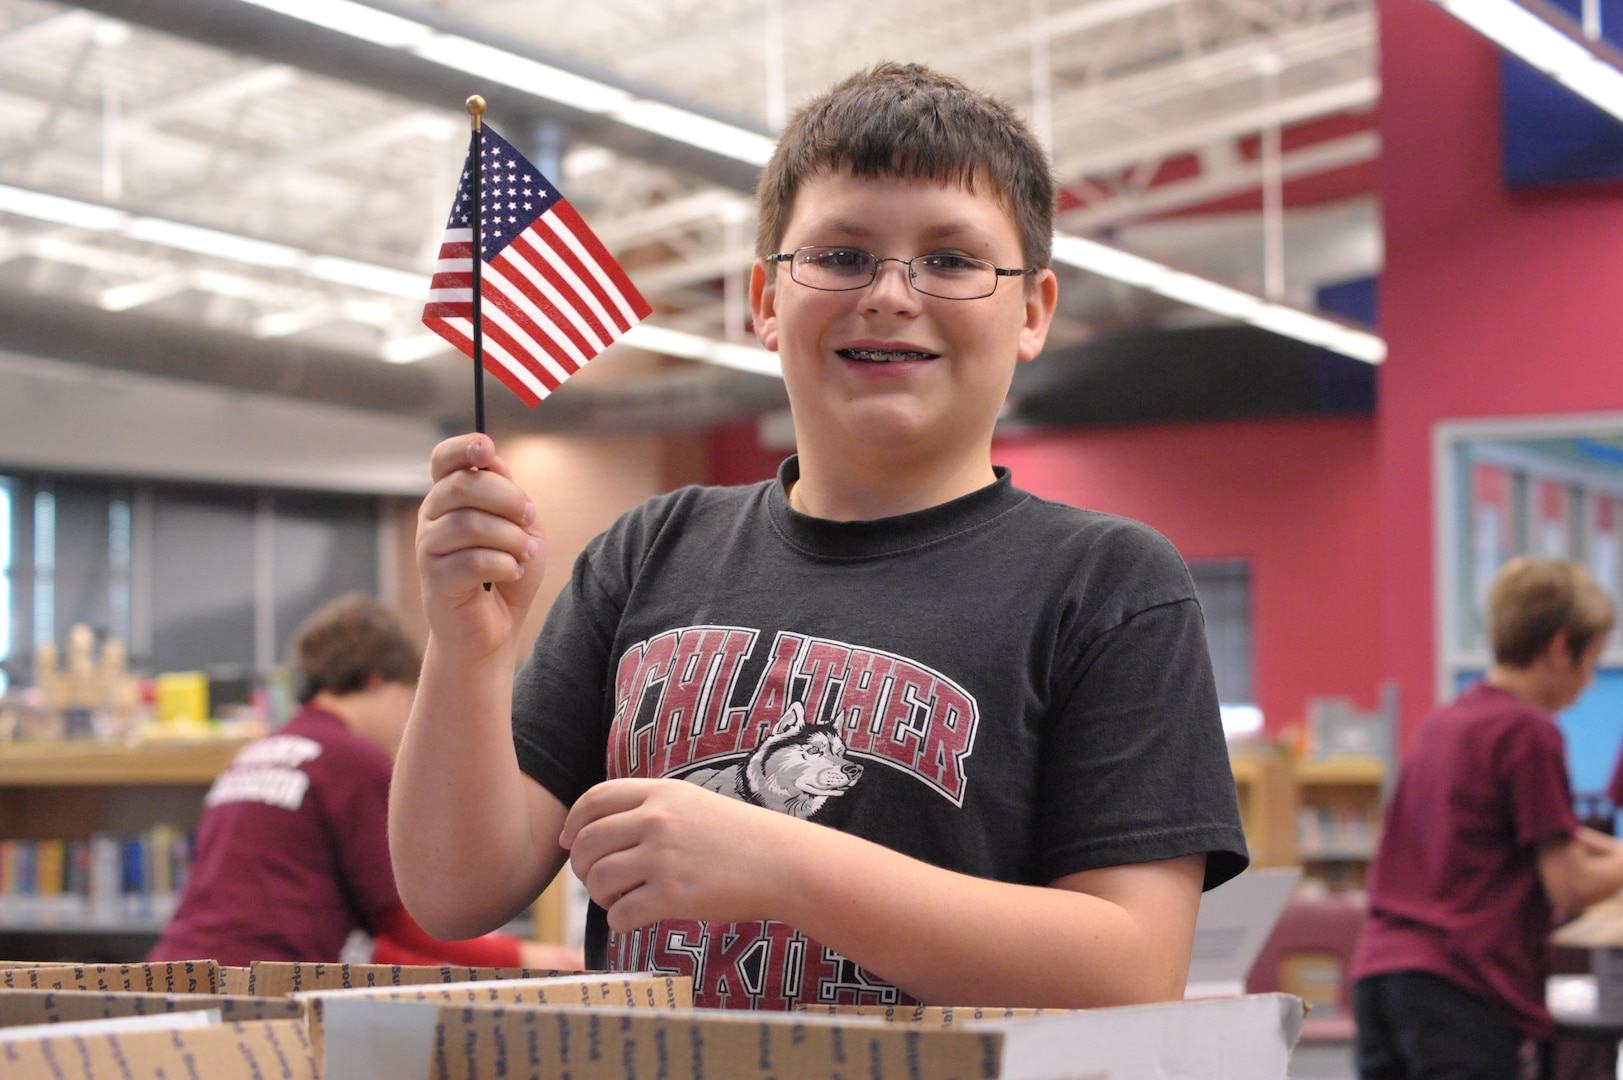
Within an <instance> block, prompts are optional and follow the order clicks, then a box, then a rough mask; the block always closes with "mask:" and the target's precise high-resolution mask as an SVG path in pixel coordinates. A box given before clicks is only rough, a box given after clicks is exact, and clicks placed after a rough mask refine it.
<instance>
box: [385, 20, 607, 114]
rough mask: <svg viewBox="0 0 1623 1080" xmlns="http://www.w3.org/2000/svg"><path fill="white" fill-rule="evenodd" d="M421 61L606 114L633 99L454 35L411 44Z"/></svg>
mask: <svg viewBox="0 0 1623 1080" xmlns="http://www.w3.org/2000/svg"><path fill="white" fill-rule="evenodd" d="M411 51H412V52H414V53H416V54H417V55H418V56H421V57H422V58H423V59H424V60H432V61H434V63H436V64H444V65H445V66H446V67H449V68H456V69H457V70H458V71H465V72H467V73H468V74H470V75H478V76H479V77H480V78H484V79H492V80H494V81H496V82H499V83H504V84H506V85H508V86H511V87H514V88H515V89H518V90H523V91H525V92H526V93H530V94H536V95H539V96H540V97H544V98H551V99H552V100H553V101H557V102H560V103H562V104H564V105H569V106H572V107H574V108H577V109H580V110H582V111H583V112H589V113H607V112H609V111H610V110H612V109H616V108H619V107H620V106H622V105H625V104H626V103H627V102H630V101H633V100H635V99H634V98H632V96H631V95H630V94H628V93H626V92H625V91H624V90H621V89H620V88H619V87H617V86H610V85H608V84H607V83H600V82H598V81H597V80H596V79H588V78H584V77H583V76H580V75H576V74H574V73H572V72H568V71H564V70H563V69H562V68H555V67H553V66H552V65H551V64H543V63H541V62H540V61H539V60H531V59H530V58H529V57H526V56H518V55H515V54H514V53H510V52H507V51H506V50H504V49H498V48H496V47H495V46H494V45H484V44H481V43H480V42H477V41H470V40H469V39H467V38H465V37H458V36H457V35H455V34H435V35H434V36H433V37H431V38H429V39H428V40H426V41H423V42H421V43H419V44H417V45H414V46H412V48H411Z"/></svg>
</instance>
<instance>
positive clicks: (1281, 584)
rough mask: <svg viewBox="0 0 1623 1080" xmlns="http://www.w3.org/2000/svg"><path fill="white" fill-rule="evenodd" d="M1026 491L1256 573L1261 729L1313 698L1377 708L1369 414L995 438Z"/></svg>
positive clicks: (1300, 717) (1301, 710)
mask: <svg viewBox="0 0 1623 1080" xmlns="http://www.w3.org/2000/svg"><path fill="white" fill-rule="evenodd" d="M993 458H994V460H996V461H997V462H998V463H999V464H1003V465H1008V466H1009V467H1010V468H1011V469H1012V470H1013V471H1014V480H1015V482H1016V483H1017V484H1019V485H1020V486H1021V487H1023V488H1026V489H1027V490H1029V491H1032V492H1035V493H1036V494H1038V495H1042V496H1043V497H1045V498H1050V499H1054V500H1057V501H1060V502H1067V503H1071V504H1073V505H1076V506H1085V507H1088V508H1090V509H1095V510H1104V511H1107V512H1109V513H1113V514H1122V515H1124V516H1126V517H1131V518H1136V519H1137V520H1139V521H1143V522H1145V523H1147V524H1149V525H1151V526H1153V527H1154V528H1156V529H1157V530H1159V531H1160V532H1161V533H1163V534H1164V535H1165V536H1166V537H1167V538H1168V539H1169V540H1171V541H1172V543H1173V544H1174V545H1175V546H1176V547H1177V548H1178V550H1179V551H1180V552H1182V553H1183V556H1184V558H1185V559H1186V560H1188V561H1191V562H1193V561H1196V560H1200V559H1244V560H1246V561H1247V562H1248V563H1249V564H1250V568H1251V604H1252V609H1251V628H1252V642H1251V647H1252V659H1253V690H1254V692H1255V696H1256V699H1257V704H1258V705H1259V706H1260V707H1261V708H1262V711H1263V716H1264V718H1265V719H1266V722H1267V726H1268V730H1269V731H1270V732H1273V733H1278V732H1279V731H1281V730H1282V729H1284V728H1286V727H1289V726H1291V725H1298V724H1302V723H1303V722H1304V719H1305V710H1306V705H1307V702H1308V699H1309V698H1312V697H1347V698H1352V699H1353V700H1354V701H1355V702H1357V703H1358V705H1359V706H1360V707H1361V708H1365V709H1370V708H1374V707H1375V703H1376V693H1377V688H1378V685H1379V674H1378V669H1377V668H1376V654H1377V649H1376V641H1375V627H1376V612H1375V607H1374V605H1375V594H1376V589H1375V585H1376V582H1375V572H1374V565H1373V562H1372V560H1371V559H1370V551H1371V550H1372V548H1373V547H1374V544H1375V537H1376V535H1377V534H1376V521H1375V512H1374V511H1375V494H1376V473H1375V432H1374V425H1373V423H1372V422H1371V421H1370V420H1367V419H1303V420H1273V421H1252V422H1247V423H1239V422H1235V423H1221V424H1189V425H1177V426H1165V427H1144V428H1116V429H1109V430H1102V431H1078V432H1064V433H1050V434H1045V435H1035V436H1029V437H1024V438H1020V439H1006V440H1000V441H999V443H998V444H997V446H996V447H995V449H994V454H993Z"/></svg>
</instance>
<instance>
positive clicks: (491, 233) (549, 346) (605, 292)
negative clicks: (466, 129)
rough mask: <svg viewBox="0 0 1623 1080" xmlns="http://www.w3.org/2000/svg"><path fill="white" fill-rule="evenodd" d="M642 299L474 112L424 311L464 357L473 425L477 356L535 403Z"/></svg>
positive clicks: (635, 317) (621, 325)
mask: <svg viewBox="0 0 1623 1080" xmlns="http://www.w3.org/2000/svg"><path fill="white" fill-rule="evenodd" d="M479 104H480V106H481V111H482V106H483V102H482V101H481V102H480V103H479ZM470 111H471V106H470ZM481 180H482V182H480V181H481ZM476 213H477V214H478V217H477V221H478V223H479V224H480V225H481V226H482V227H481V228H480V229H478V230H477V231H478V232H479V233H481V234H482V235H481V236H480V237H479V241H480V249H481V254H482V259H481V260H480V262H481V265H479V266H477V267H476V266H475V264H474V259H473V251H474V243H475V232H476V230H475V228H474V225H475V220H476V219H475V216H474V215H475V214H476ZM476 283H477V284H476ZM476 288H477V290H478V291H477V297H476V293H475V289H476ZM478 301H482V303H479V302H478ZM651 310H652V309H651V308H650V307H649V306H648V302H647V301H646V300H644V299H643V298H642V294H641V293H639V292H638V291H637V288H636V286H634V285H632V284H631V279H630V278H629V277H627V276H626V273H625V271H624V270H623V269H621V268H620V265H619V264H618V263H617V262H615V261H614V256H612V255H610V254H609V251H608V249H607V248H605V247H604V246H603V244H602V242H601V241H599V240H598V238H597V237H596V236H595V235H593V233H592V230H591V229H590V228H589V227H588V226H587V224H586V222H585V220H583V219H582V218H581V216H580V214H579V213H577V212H576V211H575V208H574V207H572V206H570V205H569V203H568V202H567V201H566V200H565V199H564V198H563V196H562V195H560V194H559V192H558V189H557V188H556V187H554V186H553V185H552V183H551V182H550V181H549V180H547V178H546V177H544V176H542V175H541V170H539V169H537V168H536V167H535V166H534V165H532V164H530V162H529V161H527V160H525V158H524V155H522V154H520V153H519V152H518V151H517V150H515V149H513V147H512V145H511V144H509V143H508V142H507V140H506V139H503V138H502V137H501V136H500V135H498V134H496V132H495V131H494V130H493V129H492V128H491V127H490V126H489V125H488V124H482V123H479V122H478V118H477V114H475V126H474V133H473V137H472V140H471V142H470V145H469V149H468V159H467V162H466V164H465V165H464V167H463V170H462V180H461V182H460V183H459V184H458V185H457V191H456V202H455V204H454V205H453V206H452V207H451V217H450V220H449V221H447V222H446V226H445V238H444V239H443V240H442V241H441V243H440V254H439V261H438V262H437V263H436V264H435V267H434V277H433V280H432V281H431V282H430V284H429V292H428V303H427V304H426V305H425V306H424V307H423V323H424V325H426V326H427V327H428V328H429V329H430V330H432V331H434V332H435V333H436V334H438V335H440V336H441V337H443V338H444V339H445V340H447V341H449V342H450V343H451V344H453V345H455V346H456V347H457V348H458V349H459V350H461V351H462V352H463V353H464V354H465V355H467V356H469V357H472V358H473V361H474V364H475V388H476V390H475V392H476V407H477V412H478V414H479V416H480V418H481V422H480V423H479V424H478V427H479V428H480V429H481V430H482V429H483V427H484V425H483V422H482V417H483V412H484V408H483V402H482V400H480V399H479V397H478V395H479V393H480V390H479V384H478V374H477V373H478V372H479V371H480V370H482V368H483V367H484V366H485V364H486V363H488V364H489V366H490V370H491V374H493V375H495V376H496V378H498V379H500V380H501V381H502V382H503V383H504V384H505V385H506V386H507V388H508V389H509V390H511V391H513V393H515V394H517V395H518V396H519V397H520V398H521V399H522V400H523V401H524V402H525V404H527V405H530V406H531V407H534V406H535V405H537V404H539V403H540V401H541V399H542V398H544V397H546V396H547V395H548V394H550V393H552V391H554V390H556V389H557V388H558V387H559V386H560V385H562V383H563V381H564V380H565V379H567V378H569V376H571V375H573V374H574V373H575V372H577V371H579V370H580V369H581V368H582V367H584V366H585V365H586V363H587V362H588V361H590V360H592V359H593V358H594V357H596V356H597V355H598V354H599V353H601V352H602V351H603V350H604V349H606V348H608V347H609V346H610V345H612V344H613V343H614V342H615V340H617V339H618V338H619V337H620V336H621V335H622V334H624V333H625V332H626V331H627V330H630V329H631V328H632V327H633V326H635V325H637V323H639V322H641V321H642V320H643V319H644V318H645V317H646V316H647V315H648V313H649V312H650V311H651ZM481 339H482V340H481Z"/></svg>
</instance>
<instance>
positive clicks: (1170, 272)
mask: <svg viewBox="0 0 1623 1080" xmlns="http://www.w3.org/2000/svg"><path fill="white" fill-rule="evenodd" d="M1053 254H1054V261H1055V262H1060V263H1064V264H1066V265H1067V266H1074V267H1076V268H1077V269H1079V270H1086V271H1088V272H1089V273H1093V274H1098V275H1100V276H1101V277H1108V278H1111V279H1113V280H1116V281H1122V282H1125V283H1127V284H1129V285H1136V286H1138V287H1139V288H1142V289H1148V290H1149V291H1150V292H1153V293H1157V294H1159V295H1161V296H1165V297H1167V298H1169V299H1172V300H1177V301H1178V302H1180V303H1184V304H1189V305H1190V306H1192V307H1198V308H1201V309H1203V310H1205V311H1210V312H1212V313H1213V314H1216V315H1221V316H1223V317H1224V318H1228V319H1238V320H1240V321H1241V322H1247V323H1250V324H1251V325H1252V326H1256V327H1259V328H1261V329H1263V330H1270V331H1272V332H1273V333H1276V334H1281V335H1283V336H1285V337H1288V338H1295V339H1296V340H1297V341H1303V342H1306V343H1308V344H1309V345H1318V346H1320V347H1321V348H1325V349H1330V350H1331V351H1333V352H1338V353H1341V354H1342V355H1343V356H1350V357H1352V358H1353V359H1354V360H1362V361H1364V362H1365V363H1366V364H1379V363H1381V362H1382V361H1383V360H1385V359H1386V342H1385V341H1384V340H1383V339H1382V338H1381V337H1380V335H1378V334H1374V333H1371V332H1370V331H1368V330H1361V329H1359V328H1358V327H1356V326H1352V325H1350V324H1348V323H1344V322H1341V321H1339V320H1337V319H1332V318H1330V317H1329V316H1326V315H1320V314H1316V313H1314V312H1308V311H1303V310H1301V309H1300V308H1294V307H1290V306H1289V305H1286V304H1279V303H1275V302H1274V301H1271V300H1264V299H1263V298H1262V297H1260V296H1253V295H1252V294H1251V293H1248V292H1245V291H1243V290H1241V289H1235V288H1232V287H1230V286H1228V285H1222V284H1219V283H1218V282H1215V281H1210V280H1208V279H1206V278H1203V277H1199V276H1197V275H1195V274H1190V273H1187V272H1185V271H1183V270H1175V269H1173V268H1172V267H1170V266H1167V265H1165V264H1164V263H1159V262H1156V261H1155V260H1154V259H1146V258H1144V257H1143V256H1142V255H1134V254H1132V253H1130V252H1126V251H1122V250H1121V249H1120V248H1114V247H1111V246H1110V245H1109V244H1101V243H1099V242H1098V241H1097V240H1088V239H1085V238H1083V237H1080V236H1069V235H1066V234H1064V233H1055V234H1054V248H1053Z"/></svg>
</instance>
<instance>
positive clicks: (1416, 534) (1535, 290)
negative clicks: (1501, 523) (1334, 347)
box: [1377, 0, 1623, 732]
mask: <svg viewBox="0 0 1623 1080" xmlns="http://www.w3.org/2000/svg"><path fill="white" fill-rule="evenodd" d="M1379 10H1380V17H1381V83H1382V98H1381V105H1380V110H1379V112H1380V130H1381V138H1382V157H1381V163H1380V174H1381V195H1382V202H1383V206H1384V215H1385V231H1386V268H1385V271H1384V273H1383V275H1382V278H1381V329H1382V332H1383V333H1384V335H1385V337H1386V340H1387V344H1388V347H1389V349H1390V359H1389V360H1388V361H1387V363H1386V364H1385V365H1384V366H1383V368H1382V369H1381V373H1380V386H1379V397H1378V405H1377V410H1378V411H1377V433H1378V460H1379V468H1380V494H1379V506H1378V513H1379V516H1380V519H1381V536H1380V540H1379V548H1378V550H1379V553H1380V556H1379V581H1380V598H1381V602H1380V604H1379V618H1380V643H1381V649H1380V665H1379V666H1380V670H1381V671H1383V672H1385V673H1390V674H1392V675H1394V676H1396V677H1397V679H1398V681H1399V687H1400V691H1401V694H1402V701H1403V706H1404V709H1403V713H1404V730H1405V732H1412V730H1413V728H1414V725H1415V724H1416V722H1417V721H1418V720H1419V719H1420V717H1421V715H1423V713H1424V712H1425V711H1426V709H1428V708H1429V707H1430V706H1431V705H1432V704H1434V702H1435V700H1436V682H1435V680H1436V670H1437V657H1436V645H1435V641H1434V631H1433V625H1434V621H1435V617H1434V613H1433V595H1434V592H1433V578H1434V567H1433V562H1434V558H1433V539H1432V532H1433V530H1432V505H1431V503H1432V490H1431V485H1432V468H1431V438H1432V430H1433V428H1434V427H1435V425H1436V424H1437V422H1438V421H1442V420H1450V419H1460V418H1469V417H1487V416H1537V415H1553V414H1561V413H1574V412H1600V411H1619V410H1623V358H1620V357H1619V345H1620V343H1623V247H1620V243H1623V198H1619V197H1617V196H1616V195H1613V196H1610V197H1596V196H1573V197H1569V198H1561V199H1552V198H1544V199H1538V200H1529V199H1525V198H1522V199H1518V198H1513V197H1512V196H1510V195H1509V194H1507V193H1506V192H1505V190H1504V189H1503V187H1502V186H1501V184H1500V174H1499V151H1500V144H1499V74H1498V72H1499V61H1498V54H1497V52H1496V50H1495V48H1494V47H1493V46H1492V45H1491V44H1490V43H1488V42H1487V41H1485V40H1484V39H1482V38H1480V37H1478V36H1477V35H1476V34H1475V33H1474V32H1472V31H1471V30H1469V29H1467V28H1466V27H1465V26H1464V25H1463V24H1461V23H1459V22H1457V21H1456V20H1454V19H1453V18H1452V17H1451V16H1449V15H1448V14H1446V13H1445V12H1443V11H1442V10H1441V9H1439V8H1437V7H1436V6H1434V5H1432V4H1430V3H1426V2H1425V0H1381V2H1380V9H1379Z"/></svg>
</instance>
